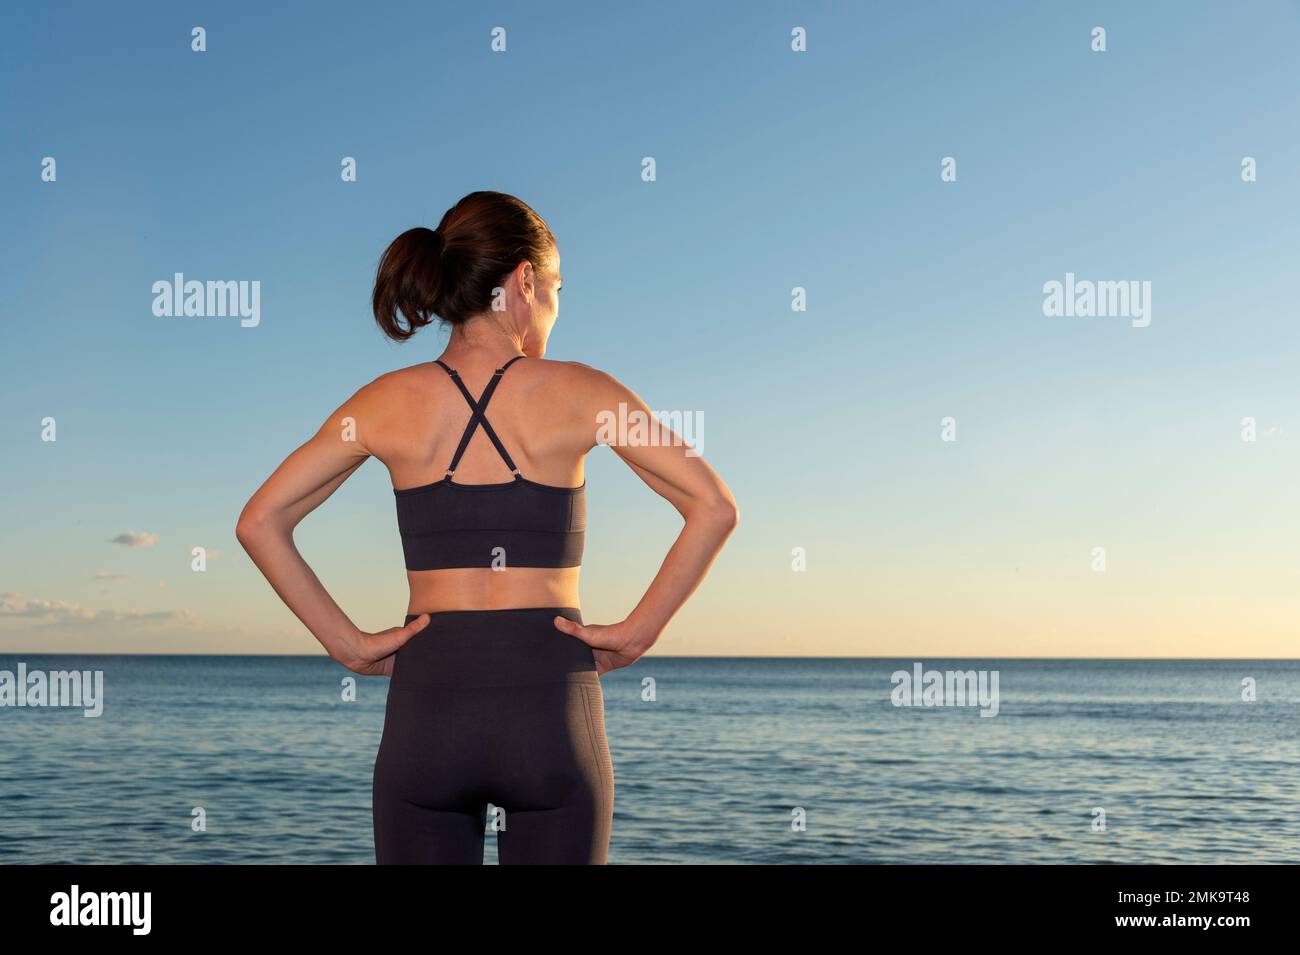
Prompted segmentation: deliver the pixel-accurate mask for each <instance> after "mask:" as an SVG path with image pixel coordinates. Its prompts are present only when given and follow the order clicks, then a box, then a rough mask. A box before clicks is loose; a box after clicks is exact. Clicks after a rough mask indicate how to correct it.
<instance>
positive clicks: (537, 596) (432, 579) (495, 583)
mask: <svg viewBox="0 0 1300 955" xmlns="http://www.w3.org/2000/svg"><path fill="white" fill-rule="evenodd" d="M580 575H581V568H578V567H513V568H510V569H509V570H486V569H484V568H481V567H458V568H451V569H447V570H415V571H408V572H407V575H406V578H407V583H408V585H409V588H410V598H409V599H408V601H407V605H406V606H407V612H408V613H411V614H419V613H439V612H443V611H457V610H465V611H475V610H511V609H516V608H522V607H579V606H581V603H580V602H579V599H578V589H579V580H580Z"/></svg>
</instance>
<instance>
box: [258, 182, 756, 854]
mask: <svg viewBox="0 0 1300 955" xmlns="http://www.w3.org/2000/svg"><path fill="white" fill-rule="evenodd" d="M560 284H561V278H560V257H559V251H558V249H557V248H556V243H555V237H554V235H553V234H552V233H551V230H550V229H549V228H548V227H547V226H546V223H545V222H543V221H542V219H541V218H540V217H539V216H538V215H537V213H535V212H534V211H533V210H532V209H531V208H529V207H528V206H527V205H526V204H525V203H523V202H521V201H520V200H519V199H516V198H514V197H513V196H508V195H504V194H502V193H498V192H475V193H471V194H470V195H468V196H466V197H465V198H464V199H462V200H461V201H460V202H458V203H456V205H455V206H454V207H453V208H452V209H450V210H449V211H448V212H447V213H446V214H445V215H444V216H443V217H442V222H441V223H439V225H438V228H437V229H436V230H433V231H430V230H429V229H426V228H415V229H411V230H409V231H407V232H404V233H403V234H402V235H400V236H398V237H397V238H396V239H395V240H394V241H393V243H392V245H390V246H389V247H388V250H387V251H386V252H385V253H384V255H383V258H382V259H381V261H380V263H379V271H378V275H377V277H376V281H375V291H374V303H373V304H374V313H375V320H376V321H377V322H378V323H379V327H380V328H381V329H383V331H384V332H385V333H386V334H387V335H388V336H389V337H391V338H393V339H396V340H397V341H406V340H407V339H408V338H410V337H411V336H412V335H413V334H414V333H415V332H416V331H417V330H418V329H419V328H421V327H423V326H425V325H428V324H430V322H431V321H432V320H433V318H434V317H435V316H436V317H438V318H439V319H441V320H442V321H443V322H445V323H446V324H447V325H449V326H450V327H451V336H450V340H449V342H448V344H447V347H446V349H445V350H444V351H443V353H442V355H441V356H440V357H439V358H438V359H436V360H435V361H433V362H425V363H422V364H419V365H413V366H411V367H409V368H403V369H401V370H399V371H394V372H391V373H389V374H386V375H383V376H381V377H379V378H377V379H375V380H374V381H372V382H371V383H370V384H368V385H366V386H365V387H364V388H362V389H361V390H360V391H358V392H357V393H356V394H354V395H353V396H352V397H351V398H349V399H348V401H347V402H345V403H344V404H343V406H342V407H340V408H339V409H338V410H337V411H335V412H334V414H332V415H331V416H330V418H329V419H328V420H327V421H326V422H325V424H324V425H322V427H321V429H320V431H318V432H317V433H316V436H315V437H313V438H312V439H311V440H310V441H308V442H307V443H306V444H304V445H303V446H302V447H300V448H299V449H298V450H296V451H294V452H293V454H291V455H290V456H289V457H288V459H286V460H285V462H284V463H283V464H281V465H280V467H279V468H278V469H276V471H275V473H274V474H272V475H271V477H270V478H269V479H268V480H267V482H266V483H265V484H264V485H262V487H261V488H259V489H258V491H257V493H256V494H254V495H253V497H252V499H251V500H249V502H248V504H247V506H246V507H245V508H244V511H243V514H241V515H240V518H239V524H238V527H237V529H236V534H237V536H238V538H239V540H240V542H241V543H242V544H243V546H244V548H245V550H247V551H248V553H249V555H250V556H251V557H252V559H253V561H254V562H255V563H256V564H257V566H258V568H259V569H260V570H261V571H262V573H263V574H265V575H266V579H267V580H268V581H269V582H270V584H271V586H272V587H274V588H275V591H276V593H278V594H279V595H280V597H281V598H282V599H283V600H284V602H285V603H286V604H287V605H288V607H289V609H290V610H292V611H293V612H294V614H295V615H297V617H298V619H299V620H301V621H302V622H303V625H304V626H306V627H307V629H308V630H310V631H311V632H312V634H313V635H314V636H315V637H316V638H317V639H318V640H319V641H320V642H321V644H322V645H323V646H324V647H325V649H326V651H327V652H328V653H329V655H330V657H331V658H332V659H334V660H336V661H337V662H339V663H341V664H342V665H343V666H345V667H347V668H348V669H350V670H352V671H354V672H356V673H362V674H369V675H377V676H387V677H390V678H391V680H390V684H389V689H388V705H387V710H386V713H385V718H384V732H383V738H382V740H381V742H380V745H379V753H378V756H377V758H376V760H375V775H374V791H373V796H374V825H375V857H376V860H377V861H378V862H379V863H381V864H382V863H474V864H482V862H483V840H484V828H485V825H486V810H487V806H488V804H489V803H491V804H492V805H493V806H494V807H495V811H494V818H493V824H494V828H496V830H497V831H498V836H497V839H498V852H499V858H500V861H501V862H502V863H603V862H604V861H605V857H606V853H607V851H608V847H609V835H610V825H611V821H612V817H613V807H614V774H613V766H612V763H611V761H610V757H609V748H608V745H607V743H606V739H605V731H604V697H603V695H602V692H601V684H600V679H599V678H600V676H601V675H603V674H605V673H608V672H609V671H610V670H614V669H617V668H619V667H625V666H629V665H630V664H632V663H633V662H635V661H636V659H637V658H638V657H640V656H641V655H642V654H643V653H645V652H646V650H648V649H649V648H650V647H651V646H653V645H654V643H655V641H656V640H657V639H658V638H659V636H660V634H661V633H662V632H663V630H664V628H665V627H666V626H667V624H668V621H669V620H670V619H671V618H672V616H673V614H674V613H676V612H677V609H678V608H679V607H681V606H682V604H683V603H684V602H685V601H686V598H687V597H689V596H690V595H691V593H692V592H694V590H695V588H696V587H697V586H698V585H699V583H700V581H701V579H702V578H703V577H704V574H705V573H706V572H707V570H708V568H709V566H710V564H712V562H713V559H714V558H715V557H716V556H717V554H718V551H719V550H721V548H722V545H723V543H724V542H725V541H726V539H727V537H728V535H729V534H730V533H731V531H732V529H733V528H734V527H735V526H736V522H737V519H738V512H737V509H736V504H735V501H734V500H733V499H732V496H731V493H730V491H728V489H727V487H726V485H724V484H723V483H722V480H721V479H720V478H719V477H718V476H717V474H715V473H714V472H713V470H712V469H711V468H710V467H709V466H708V465H707V464H705V463H704V461H703V459H701V458H700V457H698V456H696V455H694V454H688V453H687V451H688V450H689V449H688V448H687V447H686V446H684V445H683V444H682V443H681V442H680V440H679V439H676V436H675V435H673V434H672V432H670V431H668V430H667V429H660V430H658V432H657V434H653V435H652V438H653V440H648V441H647V440H638V441H637V442H634V443H624V444H613V443H612V442H609V441H608V440H606V438H605V435H604V434H603V433H602V430H601V427H600V423H601V422H608V420H609V418H608V416H609V415H611V414H612V415H615V416H619V415H622V416H623V418H624V419H626V418H628V417H631V416H632V415H633V414H634V413H636V412H640V413H641V414H644V415H646V416H647V418H646V419H645V420H649V421H653V420H654V419H653V417H651V416H650V411H649V409H648V408H646V406H645V404H644V403H643V402H642V401H641V399H640V398H638V397H637V396H636V395H635V394H633V393H632V392H631V391H630V390H628V389H627V388H626V387H624V386H623V385H622V384H621V383H619V382H618V381H616V380H615V379H614V378H613V377H611V376H610V375H607V374H605V373H603V372H600V371H597V370H596V369H594V368H590V367H588V366H587V365H583V364H580V363H578V362H566V361H548V360H546V359H544V358H543V357H542V356H543V355H544V354H545V353H546V339H547V336H549V335H550V333H551V329H552V327H553V326H554V325H555V319H556V314H557V312H558V311H559V290H560ZM489 403H490V407H489ZM614 430H615V431H616V432H618V433H620V434H622V433H625V432H624V430H623V429H618V428H615V429H614ZM627 433H633V434H639V433H640V432H637V431H635V429H632V430H630V431H629V432H627ZM598 443H611V446H613V447H614V450H615V452H616V453H617V454H618V455H619V457H621V458H622V459H623V460H624V461H625V462H627V465H628V466H629V467H630V468H631V469H632V470H633V471H634V472H636V474H637V475H638V476H639V477H640V478H641V479H642V480H643V481H645V483H646V484H648V485H649V486H650V488H651V489H652V490H653V491H655V492H656V493H657V494H659V495H660V496H662V497H664V498H665V499H667V500H668V502H669V503H670V504H672V505H673V507H675V508H676V509H677V510H678V511H679V512H680V513H681V515H682V517H683V518H684V519H685V523H684V526H683V528H682V531H681V534H680V535H679V536H678V538H677V540H676V542H675V543H674V544H673V546H672V548H671V549H670V550H669V551H668V555H667V557H666V558H665V560H664V562H663V566H662V567H661V568H660V569H659V573H658V574H657V575H656V576H655V578H654V580H653V582H652V583H651V584H650V586H649V588H648V589H647V590H646V592H645V596H644V597H642V598H641V601H640V602H639V603H638V604H637V605H636V607H635V608H634V609H633V610H632V612H631V613H629V614H628V615H627V617H626V618H624V619H623V620H621V621H619V622H617V623H612V624H604V625H601V624H584V623H583V620H582V614H581V612H580V611H579V605H578V570H579V564H580V563H581V561H582V548H583V541H584V533H585V529H586V499H585V497H584V494H585V487H586V481H585V479H584V477H583V462H584V460H585V458H586V455H587V452H588V451H589V450H591V448H593V447H595V445H596V444H598ZM371 456H373V457H376V458H378V459H379V460H380V461H382V462H383V463H384V465H385V466H386V467H387V468H388V472H389V475H390V476H391V478H392V482H393V488H394V495H395V498H396V502H397V518H398V527H399V530H400V531H401V535H402V547H403V552H404V555H405V558H406V567H407V581H408V583H409V585H410V601H409V603H408V606H407V616H406V624H405V626H402V627H392V628H390V629H388V630H383V631H380V632H379V633H365V632H362V631H361V630H359V629H357V627H356V626H355V625H354V624H353V623H352V621H351V620H349V619H348V617H347V615H346V614H345V613H344V612H343V611H342V610H341V609H340V608H339V606H338V605H337V604H336V603H335V602H334V601H333V600H332V599H331V598H330V595H329V594H328V593H326V591H325V588H324V587H322V586H321V583H320V581H319V580H318V579H317V578H316V575H315V574H314V573H312V570H311V568H310V567H308V566H307V564H306V562H305V561H304V560H303V559H302V557H301V556H300V555H299V554H298V551H297V549H296V548H295V547H294V543H293V529H294V527H295V526H296V525H297V524H298V522H299V521H301V520H302V519H303V518H304V517H306V516H307V514H309V513H310V512H311V511H312V510H314V509H315V508H316V507H317V506H319V505H320V504H321V502H323V501H324V500H325V499H326V498H328V497H329V496H330V495H331V494H333V493H334V491H335V490H337V489H338V487H339V485H340V484H342V483H343V482H344V481H345V480H347V478H348V476H349V475H350V474H352V472H354V471H355V470H356V469H357V468H358V467H360V466H361V464H362V463H363V462H364V461H365V460H366V459H367V458H368V457H371Z"/></svg>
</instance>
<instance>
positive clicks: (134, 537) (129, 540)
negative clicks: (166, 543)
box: [108, 531, 158, 547]
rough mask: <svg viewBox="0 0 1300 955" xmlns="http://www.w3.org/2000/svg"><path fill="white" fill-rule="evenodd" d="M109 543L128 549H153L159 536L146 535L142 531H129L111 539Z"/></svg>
mask: <svg viewBox="0 0 1300 955" xmlns="http://www.w3.org/2000/svg"><path fill="white" fill-rule="evenodd" d="M108 542H109V543H110V544H124V545H126V546H127V547H152V546H153V545H154V544H156V543H158V535H157V534H146V533H143V532H141V531H127V532H126V533H125V534H118V535H117V536H116V537H110V538H109V539H108Z"/></svg>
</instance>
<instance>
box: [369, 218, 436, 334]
mask: <svg viewBox="0 0 1300 955" xmlns="http://www.w3.org/2000/svg"><path fill="white" fill-rule="evenodd" d="M442 251H443V238H442V235H441V234H440V233H438V232H435V231H433V230H432V229H427V228H425V227H424V226H416V227H415V228H414V229H407V230H406V231H405V232H403V233H402V234H401V235H399V236H398V237H397V238H396V239H394V240H393V241H392V243H391V244H390V245H389V246H388V248H387V249H386V250H384V254H383V256H382V257H381V258H380V260H379V270H378V272H377V273H376V274H375V292H374V296H373V300H372V305H373V307H374V310H375V321H376V322H378V323H379V327H380V328H381V329H383V332H384V334H385V335H387V336H388V337H389V338H391V339H393V340H395V341H399V342H404V341H406V340H407V339H408V338H410V337H411V336H412V335H414V334H415V332H416V330H417V329H420V328H423V327H424V326H425V325H428V324H429V323H430V322H431V321H433V317H434V315H435V313H436V306H435V303H436V302H437V300H438V288H439V286H440V285H441V284H442V272H443V263H442ZM399 313H400V317H399ZM403 317H404V318H405V319H406V324H405V325H403V324H402V321H401V318H403Z"/></svg>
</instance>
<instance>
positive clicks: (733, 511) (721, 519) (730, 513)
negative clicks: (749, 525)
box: [706, 497, 740, 534]
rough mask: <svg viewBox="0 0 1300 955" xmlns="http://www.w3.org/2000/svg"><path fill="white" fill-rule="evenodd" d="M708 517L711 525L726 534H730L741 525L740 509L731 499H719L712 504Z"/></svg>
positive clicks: (707, 513)
mask: <svg viewBox="0 0 1300 955" xmlns="http://www.w3.org/2000/svg"><path fill="white" fill-rule="evenodd" d="M706 515H707V518H706V519H707V520H708V522H709V524H710V525H712V526H715V527H717V528H718V529H719V530H721V531H722V532H723V533H724V534H730V533H731V532H732V531H734V530H735V529H736V525H737V524H739V523H740V508H739V507H737V506H736V502H735V500H733V499H732V498H731V497H722V498H718V499H717V500H716V501H714V502H713V503H711V504H710V505H709V507H708V510H707V512H706Z"/></svg>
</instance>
